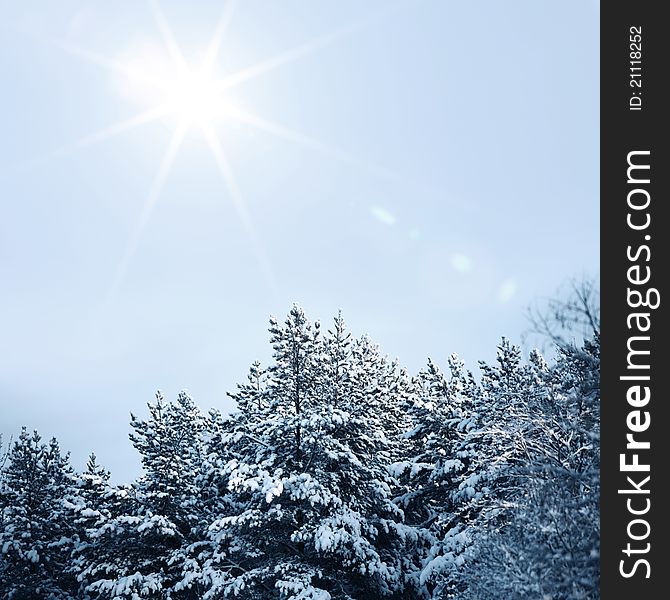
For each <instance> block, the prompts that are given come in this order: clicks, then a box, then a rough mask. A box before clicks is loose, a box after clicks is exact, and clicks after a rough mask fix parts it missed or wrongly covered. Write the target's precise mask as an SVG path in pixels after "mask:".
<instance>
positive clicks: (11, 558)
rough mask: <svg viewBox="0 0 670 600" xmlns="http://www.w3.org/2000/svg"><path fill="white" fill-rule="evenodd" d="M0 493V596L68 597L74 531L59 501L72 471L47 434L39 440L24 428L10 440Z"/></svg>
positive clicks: (14, 599)
mask: <svg viewBox="0 0 670 600" xmlns="http://www.w3.org/2000/svg"><path fill="white" fill-rule="evenodd" d="M2 484H3V493H2V495H1V496H0V498H1V501H2V505H0V515H1V516H0V596H2V597H3V598H8V599H11V600H24V599H25V600H34V599H35V600H36V599H39V598H44V599H49V600H57V599H60V598H62V599H66V598H71V597H73V595H74V593H75V591H76V581H75V579H74V577H73V576H72V575H71V574H70V573H69V572H68V569H67V567H68V561H69V558H70V553H71V551H72V548H73V545H74V543H75V541H74V539H73V535H74V530H73V526H72V523H70V522H69V520H68V519H67V516H66V514H67V513H66V510H65V503H66V502H67V501H68V499H69V497H70V496H71V493H72V488H73V471H72V468H71V467H70V465H69V461H68V456H67V455H63V454H62V452H61V450H60V447H59V445H58V442H57V441H56V439H55V438H52V439H51V440H50V441H49V442H48V443H44V442H42V438H41V436H40V435H39V433H38V432H37V431H34V432H33V433H32V434H30V433H28V431H27V430H26V428H23V429H22V430H21V434H20V435H19V437H18V438H17V439H16V441H15V442H14V444H13V446H12V449H11V451H10V453H9V457H8V461H7V464H6V465H5V471H4V475H3V478H2Z"/></svg>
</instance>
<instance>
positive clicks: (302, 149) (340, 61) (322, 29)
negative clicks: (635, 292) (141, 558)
mask: <svg viewBox="0 0 670 600" xmlns="http://www.w3.org/2000/svg"><path fill="white" fill-rule="evenodd" d="M225 5H226V3H225V2H222V1H221V0H217V1H209V0H207V1H206V0H199V1H193V2H177V1H176V0H163V1H162V2H161V3H160V5H158V4H156V3H154V4H152V3H151V2H144V1H138V0H117V1H116V2H113V3H110V2H103V1H102V0H97V1H96V0H88V1H84V0H60V1H59V2H49V1H47V0H40V1H37V0H23V1H22V2H9V1H3V2H0V7H1V8H2V13H1V14H2V25H0V81H2V95H1V96H0V199H1V202H2V219H0V277H1V281H2V293H1V294H0V337H1V338H2V345H0V412H1V422H0V429H1V431H2V433H4V434H5V435H9V434H11V433H16V432H17V431H18V430H19V428H20V426H21V425H23V424H25V425H28V426H29V427H30V428H33V427H36V428H38V429H39V430H40V431H41V432H42V433H43V434H44V435H45V436H46V435H56V436H57V437H58V438H59V440H61V443H62V445H63V446H64V447H65V448H66V449H69V450H71V451H72V453H73V459H74V463H75V465H77V466H80V465H82V464H83V462H84V460H85V457H86V455H87V453H88V452H89V451H90V450H95V452H96V453H97V454H98V456H99V458H100V460H101V461H102V462H103V463H104V464H106V465H107V466H108V467H109V468H111V469H112V471H113V472H115V474H116V476H117V477H116V478H117V479H118V478H121V479H123V478H129V477H131V476H133V475H134V474H136V473H137V469H138V461H137V459H136V457H135V454H134V451H133V450H132V448H131V446H130V443H129V442H128V439H127V432H128V413H129V411H131V410H132V411H133V412H135V413H138V414H144V404H145V403H146V402H147V401H148V400H151V399H152V397H153V393H154V391H155V390H156V389H161V390H163V391H164V393H165V394H166V396H168V397H173V396H175V395H176V393H177V392H178V391H179V390H180V389H183V388H186V389H188V390H189V391H190V393H191V394H192V395H193V397H194V398H195V400H196V401H197V402H198V403H199V404H200V405H201V406H202V407H204V408H209V407H210V406H217V407H219V408H220V409H222V410H224V411H225V410H228V409H230V408H231V404H230V402H229V400H228V399H227V397H226V391H228V390H233V389H234V387H235V384H236V383H237V382H241V381H243V380H244V378H245V377H246V373H247V369H248V366H249V365H250V364H251V363H252V362H253V361H254V360H255V359H261V360H262V361H263V362H267V361H268V359H269V357H270V352H271V350H270V347H269V344H268V343H267V340H268V333H267V319H268V316H269V315H270V314H277V315H278V316H280V317H283V315H285V314H286V312H287V311H288V310H289V308H290V306H291V303H292V302H293V301H297V302H299V303H300V304H302V305H303V306H304V307H305V309H306V311H307V313H308V315H309V316H310V317H311V318H312V319H319V320H321V321H322V322H324V323H329V322H330V319H331V317H332V316H333V315H334V314H335V313H336V312H337V310H338V309H340V308H341V309H342V310H343V314H344V317H345V320H346V321H347V322H348V324H349V326H350V329H351V330H352V331H353V332H354V334H356V335H360V334H362V333H369V334H370V336H371V337H372V338H373V339H374V340H375V341H376V342H378V343H379V344H380V345H381V348H382V350H383V351H384V352H385V353H388V354H390V355H391V356H397V357H398V358H399V359H400V362H401V363H402V364H404V365H407V366H408V367H409V368H410V370H412V371H416V370H417V369H418V368H420V367H421V366H422V365H423V364H424V363H425V360H426V357H427V356H431V357H433V358H434V359H436V360H437V361H438V362H439V363H441V364H445V362H446V358H447V356H448V355H449V354H450V353H451V352H457V353H459V354H460V355H461V356H462V357H463V358H464V359H465V360H466V361H467V363H468V365H469V366H470V367H471V368H473V369H475V368H476V361H477V360H478V359H480V358H481V359H486V360H490V359H492V358H493V356H494V354H495V347H496V344H497V343H498V341H499V339H500V337H501V336H503V335H506V336H508V337H511V338H512V339H513V340H519V339H520V333H521V331H522V330H523V329H524V327H525V321H524V318H523V309H524V307H525V306H527V305H528V304H529V303H530V302H531V301H532V300H533V299H535V298H537V297H541V296H546V295H548V294H551V293H552V291H553V290H554V289H555V288H556V287H557V286H558V285H559V284H560V283H561V282H563V281H564V280H565V279H566V278H568V277H570V276H572V275H575V274H581V273H590V274H592V275H597V271H598V263H599V255H598V247H599V235H598V219H599V213H598V195H599V190H598V167H599V165H598V119H599V114H598V101H599V98H598V85H599V81H598V79H599V73H598V44H599V37H598V35H599V32H598V4H597V3H596V2H586V1H584V0H579V1H577V0H574V1H570V0H568V1H562V2H548V1H547V2H538V1H537V0H527V1H508V2H499V1H497V0H489V1H479V2H450V1H447V0H444V1H438V0H418V1H415V2H413V1H406V2H381V1H373V0H369V1H367V2H359V1H353V0H337V1H333V0H328V1H326V0H321V1H311V0H285V1H283V2H272V1H270V0H241V1H239V2H237V5H236V6H235V7H234V10H233V11H232V13H230V14H229V17H230V19H229V21H228V25H227V27H226V28H225V31H224V36H223V38H222V43H221V47H220V49H219V52H218V54H217V55H216V60H215V62H214V65H213V70H212V73H213V75H212V78H213V79H223V78H225V77H227V76H229V75H231V74H233V73H237V72H240V71H242V72H243V73H245V74H246V75H249V74H250V72H249V71H245V70H246V69H248V68H249V67H252V66H254V65H257V64H261V65H264V69H261V70H259V71H258V72H256V76H255V77H249V78H248V79H246V80H244V81H239V82H238V84H237V85H234V86H232V87H229V88H228V89H226V90H225V91H224V92H223V95H222V98H221V100H222V102H225V103H227V104H230V105H234V106H235V107H237V108H236V109H235V110H238V112H235V111H234V110H233V111H228V112H225V113H224V114H223V115H221V116H220V118H219V117H217V119H216V121H214V120H207V124H208V126H209V129H208V131H210V132H214V134H215V136H216V138H217V139H218V140H219V142H217V143H220V146H221V148H222V149H223V151H224V152H225V156H226V157H227V163H228V165H229V170H230V172H229V173H228V180H227V181H226V179H225V178H224V177H223V176H222V172H221V162H220V157H219V162H217V154H216V153H215V152H213V151H212V147H211V146H210V145H208V143H207V140H206V138H205V136H204V134H203V133H202V132H201V131H200V130H199V129H198V128H196V127H190V128H188V129H187V130H186V131H185V135H184V138H183V141H182V143H181V144H180V145H179V147H178V149H177V153H176V155H175V156H174V160H173V161H172V163H171V167H170V168H169V169H166V170H165V173H164V174H165V178H164V181H163V185H162V186H161V187H160V189H159V187H157V186H156V177H157V173H158V172H159V170H160V165H161V162H162V161H163V160H164V156H165V153H166V149H167V147H168V145H169V144H170V140H171V138H172V136H173V132H174V130H175V125H176V123H177V122H178V117H179V116H180V114H177V115H175V114H169V115H167V116H164V117H162V118H160V119H157V120H154V121H151V122H146V123H144V124H142V125H140V126H137V127H135V128H129V129H127V130H123V131H118V132H117V135H114V136H104V135H103V136H100V137H95V136H96V135H97V133H98V132H101V131H102V132H104V131H106V130H108V128H109V127H110V126H113V125H115V124H117V123H120V122H124V121H127V120H128V119H131V118H132V117H133V116H134V115H136V114H138V113H141V112H143V111H146V110H147V109H150V108H151V107H152V106H153V104H155V103H156V102H162V101H163V98H162V97H161V94H163V95H164V93H165V92H163V91H161V90H162V88H161V89H159V90H156V89H154V88H151V90H150V91H151V93H148V92H147V89H148V88H147V84H146V82H145V81H144V82H143V81H142V80H141V79H140V80H138V79H137V77H136V76H135V75H133V77H134V79H132V80H130V79H129V78H128V75H127V74H125V75H124V74H123V73H121V72H120V71H119V69H123V68H127V67H128V68H129V66H132V68H136V67H137V65H140V66H141V68H143V69H147V68H148V69H150V70H155V69H159V70H160V69H162V68H163V66H162V65H163V63H161V62H160V61H161V60H163V62H164V64H165V65H171V63H169V55H168V53H167V50H166V49H165V44H164V43H163V41H164V38H163V37H162V36H161V30H160V27H159V23H160V22H161V18H162V19H163V20H164V22H166V23H168V24H169V27H170V28H171V30H172V31H173V34H174V39H175V40H176V42H177V43H178V45H179V47H180V48H181V51H182V53H183V55H184V57H185V58H186V61H187V62H189V64H195V65H197V64H199V61H200V60H201V58H202V56H203V54H204V49H205V48H206V47H207V44H208V42H209V40H210V39H211V38H212V36H213V34H214V32H215V30H216V28H217V23H219V22H220V21H219V19H220V17H221V14H222V11H223V10H224V8H225ZM158 9H160V10H158ZM331 34H335V35H331ZM296 48H297V49H298V50H297V51H295V52H293V50H294V49H296ZM148 57H150V58H151V59H150V60H149V58H148ZM277 57H279V58H278V59H277ZM103 58H104V59H106V60H102V59H103ZM275 59H277V60H275ZM267 61H270V62H267ZM112 63H113V64H115V65H116V66H117V70H114V68H111V67H113V64H112ZM152 72H153V71H152ZM251 74H253V73H251ZM159 77H164V73H163V71H160V73H159ZM171 106H174V104H172V105H171ZM179 106H180V107H181V106H182V105H181V104H180V105H179ZM202 106H204V105H202ZM202 106H201V107H200V108H202ZM217 106H218V105H217ZM242 111H243V112H242ZM246 114H253V115H256V117H255V118H256V120H255V122H250V119H249V118H248V117H245V119H246V120H244V119H243V120H240V115H246ZM91 136H93V137H91ZM214 148H216V145H214ZM231 173H232V175H233V176H234V178H235V184H234V185H233V186H232V188H231V179H230V177H231ZM152 189H153V190H154V191H153V192H152ZM236 203H237V204H236ZM236 206H237V208H236ZM149 209H150V210H149ZM142 215H144V217H143V216H142Z"/></svg>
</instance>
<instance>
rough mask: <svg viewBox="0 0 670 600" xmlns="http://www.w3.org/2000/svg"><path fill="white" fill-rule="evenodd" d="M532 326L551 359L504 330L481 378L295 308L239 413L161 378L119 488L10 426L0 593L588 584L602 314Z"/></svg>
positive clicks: (255, 371) (460, 590) (100, 470)
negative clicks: (212, 406)
mask: <svg viewBox="0 0 670 600" xmlns="http://www.w3.org/2000/svg"><path fill="white" fill-rule="evenodd" d="M577 300H579V297H577ZM559 306H560V307H561V308H562V309H563V310H565V309H566V307H568V309H569V307H570V304H569V302H566V303H562V304H560V305H559ZM575 306H576V312H575V314H581V315H582V316H583V315H584V314H585V313H584V311H580V304H579V301H577V303H576V304H573V308H574V307H575ZM581 308H584V306H582V307H581ZM587 308H588V307H587ZM563 314H564V315H565V314H566V313H565V312H564V313H563ZM567 314H568V315H569V314H570V313H569V310H568V311H567ZM534 322H535V324H536V325H539V329H540V330H542V331H543V332H544V333H549V334H550V336H551V337H552V339H553V341H554V342H555V348H554V350H553V351H552V356H553V358H552V359H551V362H548V361H547V360H545V359H544V358H543V357H542V356H541V355H540V353H539V352H537V351H535V352H532V353H531V354H530V356H529V357H528V358H527V359H524V358H523V357H522V356H521V352H520V350H519V349H518V348H517V347H515V346H514V345H512V344H511V343H510V342H509V341H507V340H503V341H502V342H501V344H500V345H499V347H498V355H497V361H496V362H495V363H494V364H484V363H480V365H479V368H480V376H478V377H475V376H473V374H472V373H471V372H470V371H468V370H466V368H465V365H464V364H463V363H462V362H461V361H460V360H459V359H458V358H457V357H456V356H452V357H451V358H450V359H449V361H448V364H446V365H444V368H441V366H438V365H437V364H435V363H434V362H433V361H431V360H429V361H428V364H427V366H426V367H425V368H424V369H423V370H422V371H420V372H419V373H417V374H415V375H410V374H409V373H407V372H406V371H405V370H403V369H402V368H400V366H399V365H398V364H397V362H395V361H391V360H389V359H388V358H387V357H385V356H383V355H382V354H380V352H379V349H378V347H377V346H376V345H375V344H374V343H373V342H372V341H371V340H370V339H369V338H367V337H365V336H364V337H361V338H359V339H354V338H353V337H352V335H351V334H350V333H349V332H347V330H346V328H345V324H344V321H343V319H342V318H341V316H337V317H336V318H335V319H334V321H333V323H332V326H330V327H329V328H327V330H326V331H323V329H322V328H321V326H320V325H319V323H310V322H309V321H308V319H307V318H306V316H305V314H304V313H303V311H302V309H301V308H299V307H298V306H294V307H293V308H292V309H291V311H290V313H289V314H288V317H287V318H286V320H285V321H284V322H280V321H278V320H276V319H271V320H270V341H271V344H272V347H273V350H274V359H273V362H272V364H270V365H269V366H267V367H263V366H261V365H260V364H259V363H254V364H253V365H252V366H251V369H250V371H249V374H248V378H247V381H246V382H244V383H243V384H241V385H239V386H238V389H237V391H236V393H234V394H232V397H233V399H234V400H235V402H236V404H237V410H236V411H235V412H233V413H232V414H230V415H223V414H221V413H219V412H217V411H215V410H212V411H210V412H209V413H203V412H202V411H201V410H200V409H199V408H198V407H197V406H196V404H195V403H194V401H193V400H192V399H191V398H190V397H189V396H188V395H187V394H185V393H181V394H179V396H178V397H177V398H176V399H165V398H163V396H162V395H161V394H160V393H159V394H157V395H156V398H155V400H154V401H153V402H151V403H150V404H149V406H148V415H147V416H145V417H139V416H134V415H131V423H130V425H131V430H132V433H131V434H130V439H131V442H132V444H133V445H134V447H135V448H136V450H137V451H138V452H139V454H140V457H141V460H142V464H143V475H142V476H141V477H140V478H139V479H138V480H137V481H135V482H133V483H131V484H126V485H112V484H111V482H110V480H109V473H108V472H107V471H106V470H105V469H104V467H102V466H100V465H99V464H98V463H97V461H96V458H95V456H94V455H91V457H90V459H89V461H88V464H87V466H86V469H85V470H84V472H82V473H77V472H75V471H74V470H73V468H72V467H71V466H70V464H69V460H68V456H67V455H64V454H63V452H62V451H61V449H60V448H59V444H58V442H57V441H56V440H55V439H52V440H51V441H48V442H45V441H43V440H42V438H41V437H40V435H39V434H38V433H37V432H33V433H30V432H29V431H27V430H26V429H24V430H23V431H22V432H21V433H20V435H18V437H17V438H16V439H15V440H14V441H13V443H12V444H11V445H10V447H8V448H7V451H6V452H5V455H4V460H3V462H2V465H1V470H0V511H1V512H0V552H1V553H0V597H2V598H7V599H12V600H18V599H34V598H35V599H37V598H45V599H47V598H49V599H65V598H77V599H80V598H81V599H103V598H104V599H112V598H123V599H126V600H143V599H159V598H160V599H174V600H180V599H184V600H186V599H196V598H197V599H201V598H202V599H217V598H239V599H272V598H276V599H280V598H281V599H294V600H306V599H312V600H328V599H332V600H345V599H355V600H364V599H368V598H371V599H374V598H416V599H429V598H440V599H447V598H448V599H454V600H493V599H495V600H516V599H531V598H532V599H539V600H559V599H560V600H577V599H587V598H588V599H594V598H598V597H599V592H598V585H599V543H600V533H599V513H598V510H599V493H600V485H599V440H600V426H599V404H600V391H599V371H600V338H599V322H598V321H597V320H595V319H591V321H590V322H589V321H588V320H587V321H586V324H587V325H588V326H589V327H590V329H591V330H590V332H589V336H588V337H587V338H586V339H585V340H584V341H583V342H579V343H573V342H570V341H566V338H564V337H563V336H562V335H558V334H557V333H555V330H553V329H551V325H552V324H554V325H555V324H557V323H558V325H559V328H560V327H562V326H564V325H565V323H563V324H562V325H561V321H560V319H559V320H557V319H555V318H553V317H552V315H551V314H550V315H549V318H548V319H547V318H545V319H539V320H538V319H536V320H535V321H534ZM589 327H587V329H588V328H589Z"/></svg>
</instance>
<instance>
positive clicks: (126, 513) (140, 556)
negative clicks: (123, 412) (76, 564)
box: [80, 392, 204, 600]
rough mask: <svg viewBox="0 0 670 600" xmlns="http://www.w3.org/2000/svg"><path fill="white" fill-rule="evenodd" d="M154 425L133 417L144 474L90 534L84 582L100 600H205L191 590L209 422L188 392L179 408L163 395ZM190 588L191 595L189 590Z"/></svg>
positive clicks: (154, 408)
mask: <svg viewBox="0 0 670 600" xmlns="http://www.w3.org/2000/svg"><path fill="white" fill-rule="evenodd" d="M148 406H149V418H148V419H147V420H141V419H138V418H136V417H135V416H134V415H131V426H132V428H133V432H132V433H131V435H130V439H131V440H132V442H133V445H134V446H135V448H136V449H137V450H138V451H139V452H140V455H141V457H142V465H143V467H144V474H143V476H142V477H141V478H140V479H139V481H138V482H137V483H135V484H134V486H133V488H132V490H131V492H132V493H131V494H124V493H123V492H124V491H125V490H121V495H122V497H123V500H124V502H122V505H121V507H120V508H121V509H122V510H120V511H119V510H118V509H117V510H116V511H114V512H115V513H116V514H111V515H110V516H109V518H106V519H103V520H102V522H101V524H100V525H99V526H98V527H97V528H94V529H91V530H90V531H89V537H90V539H91V540H92V544H91V547H90V548H89V551H88V557H89V559H90V562H89V563H88V565H87V567H86V568H85V569H84V570H83V571H82V573H81V574H80V578H82V579H83V580H85V581H87V582H88V584H87V586H86V591H87V592H88V593H89V594H90V595H91V596H92V597H94V598H128V599H133V600H134V599H135V598H138V597H140V598H175V599H176V598H181V597H184V598H199V597H200V590H199V589H198V588H197V583H193V582H192V581H190V580H189V581H187V582H186V583H185V582H184V573H185V572H188V570H189V562H190V560H191V559H192V556H191V555H190V551H191V550H192V548H193V546H192V545H193V543H194V542H196V541H197V540H198V539H199V538H200V537H204V534H203V532H202V531H201V529H200V528H201V526H202V513H201V506H202V500H201V494H200V490H199V488H198V485H197V481H198V477H199V473H200V467H201V464H202V458H203V456H202V430H203V418H202V415H201V414H200V411H199V410H198V408H197V407H196V406H195V404H194V403H193V401H192V400H191V398H190V397H189V396H188V395H187V394H186V393H184V392H182V393H180V394H179V396H178V398H177V399H176V401H173V402H165V401H164V399H163V397H162V395H161V394H160V393H158V394H157V395H156V402H155V403H153V404H149V405H148ZM189 585H190V587H189Z"/></svg>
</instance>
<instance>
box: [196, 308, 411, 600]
mask: <svg viewBox="0 0 670 600" xmlns="http://www.w3.org/2000/svg"><path fill="white" fill-rule="evenodd" d="M270 333H271V343H272V345H273V348H274V351H275V352H274V359H275V362H274V364H273V365H271V366H270V367H269V368H268V370H267V386H266V387H265V388H261V389H260V390H258V391H257V392H256V391H253V390H249V389H248V388H245V390H246V391H245V393H244V394H241V395H240V394H238V402H239V408H240V411H239V412H238V413H236V414H234V415H233V417H232V422H231V424H230V426H229V427H230V429H229V433H228V434H227V438H226V439H227V444H226V456H227V457H229V461H228V463H227V464H226V465H224V467H223V469H222V470H221V476H222V478H223V479H224V481H226V485H227V487H228V489H230V490H231V492H233V493H234V496H235V501H234V502H231V503H230V504H231V505H234V504H235V503H237V505H238V506H240V507H242V510H241V511H239V512H237V513H236V514H233V515H229V516H225V517H223V518H221V519H218V520H216V521H215V522H214V523H213V524H212V526H211V527H210V531H211V536H212V539H213V540H215V541H217V542H218V543H219V544H220V547H221V549H222V551H225V552H226V559H225V560H224V561H221V569H220V573H219V577H218V578H214V577H212V581H213V582H214V583H213V585H212V587H211V588H210V590H209V591H208V592H207V594H205V596H204V597H205V598H208V597H212V598H214V597H223V596H225V595H226V594H229V595H235V594H236V595H238V596H239V597H242V598H296V599H297V598H301V599H306V598H313V599H316V598H320V599H323V600H325V599H327V598H333V599H335V598H338V599H339V598H341V599H345V598H364V597H369V598H376V597H379V598H381V597H384V596H390V595H392V594H394V593H396V594H397V593H400V592H401V590H402V587H403V576H402V573H401V570H400V569H399V568H398V566H397V564H395V562H397V561H396V560H395V557H396V556H397V554H396V553H395V552H394V550H395V549H397V547H398V546H399V545H401V544H402V543H403V539H402V538H403V534H404V532H400V531H399V524H400V521H401V518H402V515H401V513H400V511H398V509H397V508H396V507H395V506H394V505H393V503H392V502H391V490H390V487H389V483H390V481H391V480H390V477H389V475H388V472H387V468H386V467H387V462H388V456H389V445H390V443H391V442H390V440H389V438H388V437H387V436H386V435H385V432H384V430H383V427H382V421H383V417H382V414H381V412H380V409H381V408H382V407H386V408H390V407H391V404H392V403H393V398H392V397H391V396H390V395H388V396H384V394H386V393H388V392H390V390H389V389H388V388H387V387H386V386H385V384H383V383H381V382H380V381H379V380H372V379H371V378H370V377H368V375H366V372H368V374H369V373H370V369H369V368H368V366H367V365H366V364H363V363H361V362H360V361H359V362H357V361H356V359H355V358H354V356H355V353H354V352H352V351H350V350H349V344H350V342H349V337H348V335H347V334H346V333H345V331H344V324H343V322H342V320H341V318H338V319H336V320H335V326H334V328H333V330H331V331H330V332H329V333H328V335H327V336H325V340H323V339H322V338H321V334H320V327H319V326H318V324H314V325H312V324H311V323H309V321H308V320H307V319H306V317H305V315H304V313H303V311H302V309H300V308H299V307H297V306H294V307H293V308H292V309H291V311H290V313H289V315H288V318H287V320H286V322H285V323H284V325H283V326H280V325H279V323H278V322H277V320H276V319H271V321H270ZM371 372H374V373H375V374H379V373H378V372H377V371H374V370H373V371H371ZM257 393H258V394H260V397H262V398H263V399H264V400H263V401H260V402H256V401H254V398H255V397H256V394H257ZM239 399H243V400H244V401H243V402H240V401H239ZM256 399H257V398H256Z"/></svg>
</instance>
